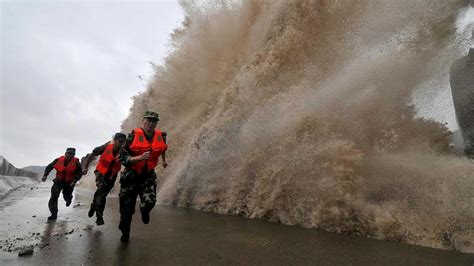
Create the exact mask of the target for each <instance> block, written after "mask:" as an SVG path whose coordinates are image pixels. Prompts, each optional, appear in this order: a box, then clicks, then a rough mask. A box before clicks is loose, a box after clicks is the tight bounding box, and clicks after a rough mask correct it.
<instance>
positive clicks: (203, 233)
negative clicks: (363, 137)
mask: <svg viewBox="0 0 474 266" xmlns="http://www.w3.org/2000/svg"><path fill="white" fill-rule="evenodd" d="M50 186H51V183H46V184H44V183H42V184H40V185H39V186H38V187H35V188H33V189H31V188H29V187H26V188H22V189H19V190H17V191H15V192H13V193H11V194H10V195H9V196H8V197H6V198H5V199H4V200H3V201H1V202H0V216H1V220H0V246H1V248H0V250H1V251H0V265H18V264H22V265H65V264H67V265H82V264H84V265H103V264H106V265H153V264H160V265H163V264H164V265H201V264H207V265H208V264H213V265H216V264H217V265H229V264H231V265H235V264H244V265H248V264H252V265H255V264H265V265H268V264H273V265H281V264H285V265H287V264H296V265H301V264H312V265H334V264H349V265H367V264H377V265H381V264H382V265H473V263H474V255H469V254H461V253H455V252H449V251H444V250H437V249H430V248H423V247H418V246H411V245H405V244H399V243H393V242H384V241H379V240H373V239H366V238H362V237H356V236H344V235H338V234H333V233H327V232H323V231H318V230H311V229H304V228H299V227H292V226H284V225H278V224H271V223H267V222H262V221H257V220H250V219H244V218H241V217H234V216H223V215H217V214H212V213H205V212H198V211H193V210H187V209H176V208H171V207H166V206H157V207H156V208H155V209H154V210H153V212H152V217H151V222H150V224H149V225H144V224H142V223H141V219H140V216H139V212H138V213H136V214H135V216H134V221H133V225H132V232H131V239H130V242H129V243H128V244H122V243H120V240H119V238H120V231H119V230H118V229H117V225H118V219H119V214H118V198H117V197H114V196H112V197H110V198H109V200H108V201H107V207H106V211H105V225H103V226H96V225H95V223H94V222H95V219H94V218H89V217H87V211H88V208H89V204H90V200H91V198H92V194H93V191H88V190H82V189H80V188H79V189H76V193H75V197H74V199H73V204H72V205H71V206H70V207H69V208H66V207H65V203H64V201H63V200H62V199H60V200H59V213H58V220H57V221H55V222H47V219H46V218H47V217H48V215H49V211H48V207H47V202H48V199H49V191H50V190H49V189H50ZM28 246H34V247H35V248H34V253H33V255H31V256H25V257H18V251H19V250H21V249H23V248H25V247H28Z"/></svg>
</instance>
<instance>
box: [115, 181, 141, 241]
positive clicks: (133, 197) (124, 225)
mask: <svg viewBox="0 0 474 266" xmlns="http://www.w3.org/2000/svg"><path fill="white" fill-rule="evenodd" d="M119 200H120V224H119V229H120V230H121V231H122V237H121V238H120V240H121V241H123V242H127V241H128V238H129V235H130V224H131V223H132V216H133V214H134V213H135V204H136V202H137V189H136V185H133V184H123V183H122V184H121V187H120V193H119Z"/></svg>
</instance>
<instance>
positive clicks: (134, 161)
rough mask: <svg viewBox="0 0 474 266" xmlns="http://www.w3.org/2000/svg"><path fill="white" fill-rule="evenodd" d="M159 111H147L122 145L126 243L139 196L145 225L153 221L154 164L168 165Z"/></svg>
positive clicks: (122, 219) (122, 213) (122, 208)
mask: <svg viewBox="0 0 474 266" xmlns="http://www.w3.org/2000/svg"><path fill="white" fill-rule="evenodd" d="M158 121H159V117H158V114H157V113H155V112H151V111H147V112H145V115H144V116H143V126H142V127H141V128H135V129H134V130H133V131H132V132H131V133H130V134H129V135H128V137H127V140H126V142H125V145H124V146H123V147H122V149H121V151H120V155H119V160H120V162H121V163H122V165H124V166H125V170H124V171H123V173H122V176H121V177H120V184H121V187H120V194H119V198H120V224H119V229H120V230H121V231H122V237H121V238H120V240H121V241H122V242H127V241H128V239H129V236H130V225H131V223H132V216H133V214H134V213H135V203H136V200H137V196H139V197H140V211H141V214H142V221H143V223H144V224H148V223H149V222H150V211H151V210H152V209H153V207H154V206H155V203H156V174H155V171H154V169H155V167H156V166H157V165H158V158H159V157H160V155H161V158H162V159H163V162H162V165H163V168H165V167H166V166H167V163H166V157H165V151H166V150H167V148H168V145H167V144H166V132H161V131H160V130H158V129H155V128H156V125H157V123H158Z"/></svg>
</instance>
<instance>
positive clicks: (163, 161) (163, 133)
mask: <svg viewBox="0 0 474 266" xmlns="http://www.w3.org/2000/svg"><path fill="white" fill-rule="evenodd" d="M161 136H162V137H163V142H164V143H166V136H168V133H166V132H161ZM161 159H162V162H161V165H163V168H166V167H167V166H168V163H167V162H166V151H164V152H163V153H161Z"/></svg>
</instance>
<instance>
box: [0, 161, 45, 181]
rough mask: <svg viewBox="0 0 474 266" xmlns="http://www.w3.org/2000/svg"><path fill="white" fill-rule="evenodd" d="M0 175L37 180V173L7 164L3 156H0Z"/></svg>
mask: <svg viewBox="0 0 474 266" xmlns="http://www.w3.org/2000/svg"><path fill="white" fill-rule="evenodd" d="M0 175H5V176H25V177H34V178H38V176H39V175H38V173H37V172H34V171H28V170H24V169H18V168H16V167H15V166H14V165H13V164H11V163H10V162H8V161H7V160H6V159H5V158H4V157H3V156H0Z"/></svg>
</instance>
